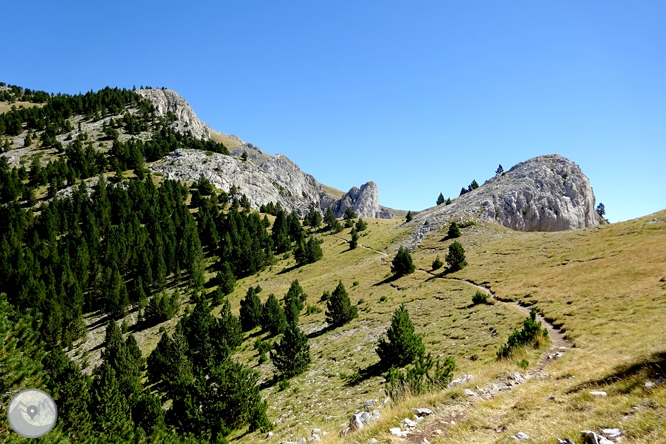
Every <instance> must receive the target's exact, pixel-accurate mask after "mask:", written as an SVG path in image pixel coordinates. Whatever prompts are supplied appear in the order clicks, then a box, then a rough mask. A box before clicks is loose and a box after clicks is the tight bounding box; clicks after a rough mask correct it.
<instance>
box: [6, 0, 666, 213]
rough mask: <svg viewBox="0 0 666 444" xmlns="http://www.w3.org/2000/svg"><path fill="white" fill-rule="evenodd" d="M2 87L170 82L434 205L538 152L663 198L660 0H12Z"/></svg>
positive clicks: (331, 178)
mask: <svg viewBox="0 0 666 444" xmlns="http://www.w3.org/2000/svg"><path fill="white" fill-rule="evenodd" d="M2 16H3V21H2V26H1V27H0V37H1V38H2V42H3V51H2V52H3V55H2V62H0V81H4V82H8V83H12V84H18V85H21V86H24V87H28V88H32V89H42V90H46V91H49V92H64V93H77V92H79V91H81V92H85V91H88V90H91V89H92V90H97V89H99V88H102V87H104V86H107V85H109V86H119V87H127V88H131V87H132V86H133V85H136V87H137V88H138V87H139V86H141V85H151V86H153V87H160V86H166V87H168V88H172V89H174V90H176V91H177V92H179V93H180V94H181V95H182V96H183V97H184V98H185V99H186V100H188V101H189V102H190V104H191V105H192V106H193V108H194V110H195V112H196V113H197V114H198V115H199V117H200V118H201V119H202V120H204V121H205V122H206V123H208V124H209V125H210V126H212V127H213V128H215V129H217V130H220V131H223V132H228V133H233V134H237V135H239V136H240V137H242V138H243V139H245V140H246V141H249V142H252V143H254V144H255V145H258V146H259V147H261V148H262V149H263V150H264V151H266V152H268V153H270V154H275V153H278V152H280V153H283V154H285V155H287V156H288V157H290V158H291V159H292V160H294V161H295V162H296V163H298V164H299V165H300V166H301V168H302V169H303V171H306V172H308V173H311V174H313V175H314V176H315V177H316V178H317V179H318V180H319V181H320V182H322V183H325V184H327V185H331V186H334V187H336V188H339V189H342V190H345V191H346V190H348V189H349V188H350V187H352V186H354V185H356V186H360V185H361V184H362V183H364V182H366V181H369V180H373V181H375V182H376V183H377V185H378V187H379V195H380V201H381V203H382V204H384V205H387V206H390V207H394V208H399V209H412V210H420V209H423V208H426V207H430V206H432V205H434V203H435V200H436V198H437V195H438V194H439V193H440V192H443V193H444V195H445V196H451V197H455V196H457V195H458V193H459V191H460V188H461V187H462V186H463V185H467V184H469V183H470V182H471V181H472V179H476V180H477V181H478V182H479V183H482V182H483V181H484V180H486V179H487V178H489V177H490V176H491V175H493V173H494V171H495V169H496V168H497V165H498V164H500V163H501V164H502V165H503V166H504V168H505V169H508V168H509V167H511V166H512V165H514V164H515V163H517V162H520V161H522V160H525V159H528V158H530V157H534V156H537V155H542V154H551V153H559V154H561V155H563V156H565V157H568V158H569V159H571V160H573V161H574V162H576V163H578V164H579V165H580V166H581V167H582V169H583V171H584V172H585V173H586V174H587V175H588V177H589V178H590V180H591V182H592V186H593V187H594V191H595V194H596V197H597V202H599V201H601V202H603V203H604V204H605V206H606V209H607V217H609V218H610V219H611V221H613V222H615V221H619V220H626V219H631V218H634V217H638V216H642V215H645V214H648V213H651V212H654V211H658V210H660V209H663V208H666V179H665V177H666V174H665V170H666V168H665V167H666V51H665V48H666V26H664V17H666V3H665V2H663V1H640V2H626V1H610V0H603V1H585V2H580V1H563V0H558V1H538V2H537V1H523V2H517V1H501V2H498V1H475V2H463V1H449V2H444V1H419V2H409V3H408V2H395V1H387V0H382V1H360V2H359V1H346V0H335V1H332V0H314V1H313V0H308V1H253V0H246V1H237V2H222V1H199V2H197V1H191V2H182V1H179V2H173V1H159V2H156V1H155V2H154V1H132V2H129V1H125V0H122V1H113V2H91V1H85V2H83V1H64V2H50V1H49V2H47V1H40V2H35V1H30V0H27V1H20V2H4V4H3V6H2Z"/></svg>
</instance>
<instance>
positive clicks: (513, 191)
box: [403, 154, 599, 250]
mask: <svg viewBox="0 0 666 444" xmlns="http://www.w3.org/2000/svg"><path fill="white" fill-rule="evenodd" d="M594 204H595V197H594V192H593V190H592V186H591V185H590V181H589V179H588V178H587V177H586V176H585V174H583V172H582V170H581V169H580V167H579V166H578V165H576V164H575V163H574V162H571V161H570V160H568V159H566V158H564V157H562V156H560V155H558V154H552V155H547V156H539V157H535V158H532V159H529V160H526V161H524V162H521V163H519V164H517V165H515V166H514V167H513V168H511V169H510V170H509V171H507V172H505V173H504V174H503V175H498V176H495V177H493V178H491V179H489V180H488V181H486V182H485V183H484V184H483V185H482V186H481V187H479V188H477V189H476V190H473V191H471V192H469V193H466V194H463V195H462V196H460V197H458V198H456V199H455V200H454V201H453V202H452V203H451V204H450V205H445V204H442V205H438V206H436V207H432V208H429V209H427V210H424V211H421V212H420V213H419V214H417V215H416V216H414V219H413V220H412V221H411V222H407V223H406V226H408V227H410V226H411V227H413V232H412V234H411V237H410V238H409V239H408V240H406V241H405V242H404V243H403V246H405V247H406V248H407V249H409V250H413V249H414V248H416V246H418V245H419V244H420V243H421V241H422V240H423V239H424V238H425V237H426V236H427V235H428V234H429V233H431V232H437V231H439V230H441V229H442V228H444V227H445V226H448V224H449V223H450V221H451V220H456V221H459V222H462V221H467V220H481V221H486V222H495V223H498V224H500V225H503V226H505V227H508V228H511V229H514V230H519V231H563V230H571V229H577V228H585V227H592V226H597V225H599V215H598V214H597V213H596V211H595V209H594ZM426 220H427V221H428V224H427V225H424V222H425V221H426Z"/></svg>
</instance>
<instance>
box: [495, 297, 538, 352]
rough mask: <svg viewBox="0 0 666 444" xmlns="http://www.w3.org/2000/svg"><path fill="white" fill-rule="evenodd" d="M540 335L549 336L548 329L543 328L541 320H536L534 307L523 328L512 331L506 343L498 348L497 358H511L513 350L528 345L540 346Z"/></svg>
mask: <svg viewBox="0 0 666 444" xmlns="http://www.w3.org/2000/svg"><path fill="white" fill-rule="evenodd" d="M539 337H544V338H547V337H548V330H547V329H545V328H541V322H537V321H536V309H535V308H532V310H531V311H530V317H529V318H527V319H525V320H524V321H523V329H522V330H518V329H517V328H516V329H515V330H514V331H513V333H511V335H510V336H509V339H508V340H507V342H506V344H504V345H502V346H501V347H500V348H499V350H497V359H506V358H509V357H510V356H511V355H512V354H513V352H514V351H515V350H517V349H519V348H521V347H524V346H526V345H529V344H531V345H534V346H538V344H539Z"/></svg>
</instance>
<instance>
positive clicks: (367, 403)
mask: <svg viewBox="0 0 666 444" xmlns="http://www.w3.org/2000/svg"><path fill="white" fill-rule="evenodd" d="M377 402H379V401H377V400H376V399H369V400H367V401H365V404H363V408H364V409H365V410H366V411H370V408H371V407H372V406H373V405H375V404H377Z"/></svg>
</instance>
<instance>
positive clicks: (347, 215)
mask: <svg viewBox="0 0 666 444" xmlns="http://www.w3.org/2000/svg"><path fill="white" fill-rule="evenodd" d="M357 217H358V216H356V212H355V211H354V210H353V209H352V207H347V209H346V210H345V214H344V219H345V220H347V219H356V218H357Z"/></svg>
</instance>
